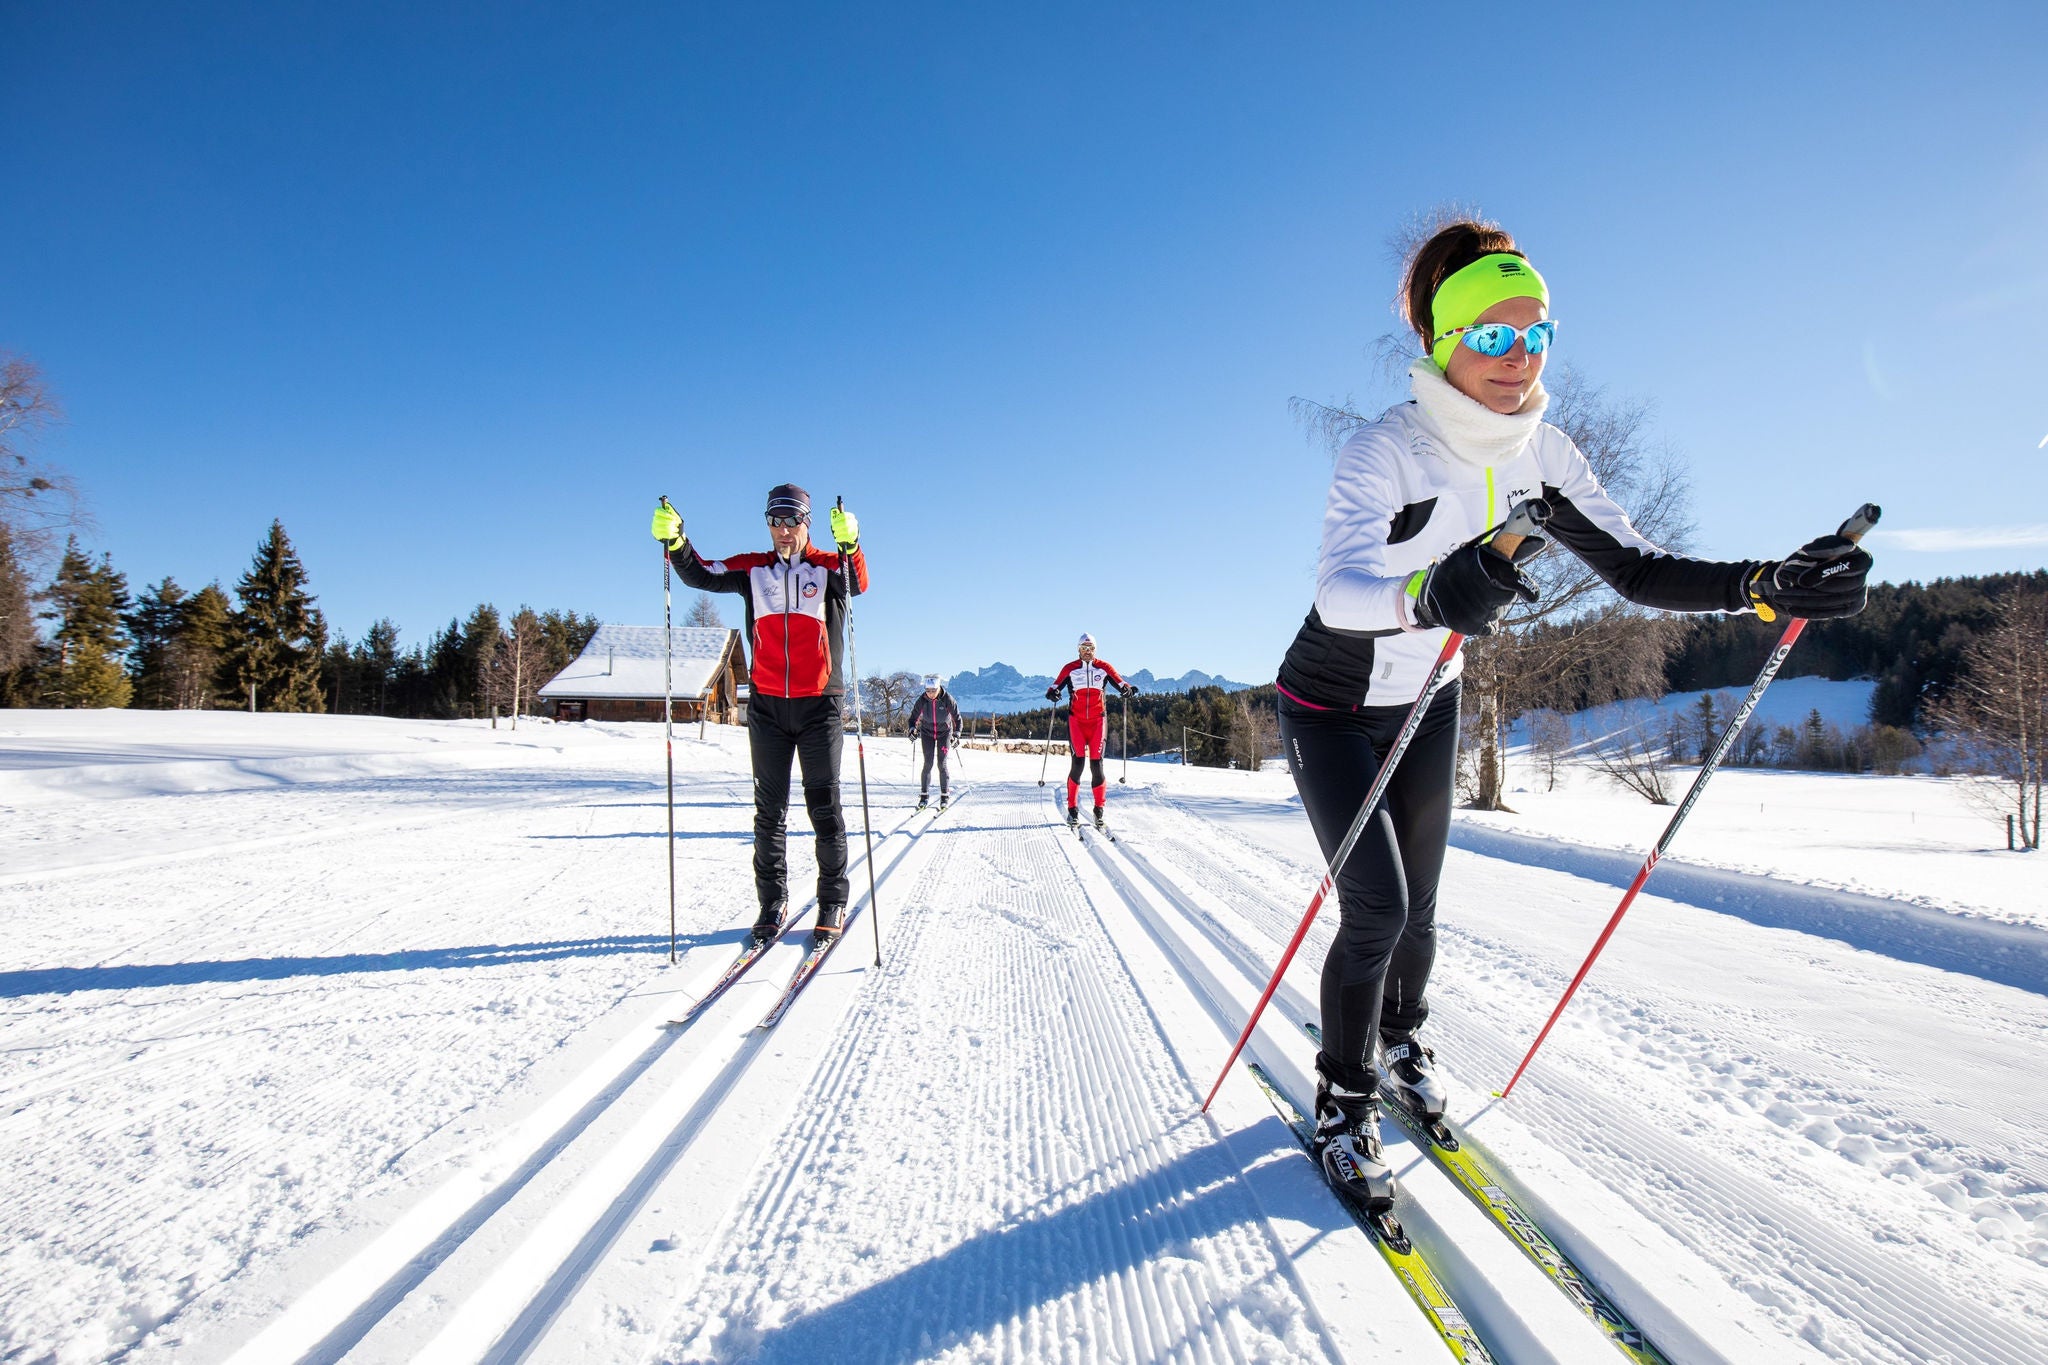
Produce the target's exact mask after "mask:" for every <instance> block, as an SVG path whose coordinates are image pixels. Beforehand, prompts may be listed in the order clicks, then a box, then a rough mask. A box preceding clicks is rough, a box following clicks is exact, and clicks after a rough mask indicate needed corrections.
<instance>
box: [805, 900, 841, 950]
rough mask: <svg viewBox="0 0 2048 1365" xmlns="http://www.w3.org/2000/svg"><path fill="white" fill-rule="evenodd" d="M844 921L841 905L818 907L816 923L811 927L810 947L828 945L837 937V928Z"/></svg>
mask: <svg viewBox="0 0 2048 1365" xmlns="http://www.w3.org/2000/svg"><path fill="white" fill-rule="evenodd" d="M845 919H846V907H845V906H843V905H821V906H819V907H818V922H817V923H816V924H815V925H813V926H812V927H811V945H812V946H813V947H816V946H817V945H819V944H822V943H830V942H831V941H832V940H833V939H835V938H838V937H839V928H840V925H841V924H842V923H844V922H845Z"/></svg>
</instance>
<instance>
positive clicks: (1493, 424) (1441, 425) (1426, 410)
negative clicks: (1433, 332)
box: [1408, 356, 1550, 469]
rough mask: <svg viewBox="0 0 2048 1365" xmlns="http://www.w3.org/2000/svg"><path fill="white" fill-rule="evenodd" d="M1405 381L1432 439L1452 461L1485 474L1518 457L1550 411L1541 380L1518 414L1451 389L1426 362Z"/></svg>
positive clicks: (1424, 358) (1424, 359) (1420, 360)
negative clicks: (1409, 383) (1497, 409)
mask: <svg viewBox="0 0 2048 1365" xmlns="http://www.w3.org/2000/svg"><path fill="white" fill-rule="evenodd" d="M1408 377H1409V378H1410V379H1411V380H1413V381H1414V383H1415V404H1416V407H1417V408H1418V409H1420V411H1421V414H1422V424H1423V425H1424V426H1425V427H1428V428H1429V431H1430V434H1431V435H1433V436H1435V437H1436V438H1437V440H1438V441H1440V442H1441V443H1442V444H1443V447H1444V449H1445V450H1446V451H1447V452H1449V453H1450V454H1451V455H1452V456H1453V457H1455V458H1457V459H1459V460H1462V461H1463V462H1464V463H1466V464H1469V465H1477V466H1479V467H1480V468H1484V469H1491V468H1496V467H1498V466H1500V465H1504V464H1506V463H1507V462H1508V461H1509V460H1512V459H1514V458H1515V456H1517V455H1519V454H1521V453H1522V447H1524V446H1526V445H1528V444H1529V438H1530V437H1531V436H1533V435H1535V434H1536V428H1537V426H1538V425H1540V424H1541V423H1542V421H1543V411H1544V409H1545V408H1548V407H1549V406H1550V395H1549V394H1548V393H1546V392H1545V391H1544V388H1543V384H1542V382H1541V381H1540V380H1539V381H1538V382H1537V385H1536V387H1535V389H1534V390H1533V391H1531V393H1530V394H1529V398H1528V401H1527V402H1525V403H1523V404H1522V408H1521V411H1519V412H1507V413H1501V412H1495V411H1494V410H1493V409H1492V408H1489V407H1487V406H1486V404H1484V403H1482V402H1480V401H1479V400H1478V399H1476V398H1471V397H1468V396H1467V395H1465V394H1463V393H1460V392H1459V391H1458V390H1457V389H1455V388H1453V387H1452V386H1451V381H1450V380H1448V379H1446V378H1444V372H1443V371H1442V370H1439V369H1438V368H1437V367H1436V362H1435V361H1433V360H1431V359H1430V358H1429V357H1428V356H1417V357H1416V359H1415V363H1414V364H1412V365H1410V366H1409V367H1408Z"/></svg>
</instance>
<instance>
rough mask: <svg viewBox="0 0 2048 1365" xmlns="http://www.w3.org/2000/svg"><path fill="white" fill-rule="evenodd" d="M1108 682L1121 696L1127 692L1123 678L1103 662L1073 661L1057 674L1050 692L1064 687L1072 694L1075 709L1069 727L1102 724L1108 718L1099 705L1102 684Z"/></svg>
mask: <svg viewBox="0 0 2048 1365" xmlns="http://www.w3.org/2000/svg"><path fill="white" fill-rule="evenodd" d="M1105 680H1107V681H1109V682H1113V683H1115V684H1116V685H1117V690H1118V691H1120V692H1129V691H1130V690H1131V685H1130V684H1129V683H1127V682H1125V681H1124V680H1123V675H1122V674H1120V673H1118V672H1117V671H1116V669H1115V668H1114V667H1112V666H1111V665H1110V664H1109V663H1107V662H1106V661H1104V660H1102V659H1076V660H1074V661H1073V662H1072V663H1070V664H1068V665H1067V666H1066V667H1065V668H1063V669H1061V670H1060V675H1059V676H1058V677H1057V678H1054V679H1053V680H1052V686H1053V690H1054V691H1055V692H1057V691H1058V690H1059V689H1060V688H1062V687H1065V688H1069V689H1071V690H1072V692H1073V694H1074V709H1073V712H1072V714H1071V715H1070V716H1069V717H1068V720H1069V722H1070V723H1071V724H1075V725H1086V724H1088V723H1089V722H1091V721H1098V720H1101V719H1102V718H1103V717H1104V716H1105V715H1107V714H1108V711H1107V708H1105V707H1104V705H1103V702H1102V684H1103V682H1104V681H1105Z"/></svg>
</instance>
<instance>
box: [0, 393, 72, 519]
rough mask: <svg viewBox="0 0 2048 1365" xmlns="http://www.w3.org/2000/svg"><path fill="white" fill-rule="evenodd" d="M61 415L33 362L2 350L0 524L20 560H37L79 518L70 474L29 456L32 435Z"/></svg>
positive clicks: (53, 422) (54, 397)
mask: <svg viewBox="0 0 2048 1365" xmlns="http://www.w3.org/2000/svg"><path fill="white" fill-rule="evenodd" d="M62 417H63V411H62V409H61V408H59V407H58V405H57V398H56V395H55V394H53V393H51V392H50V388H49V385H48V384H46V383H45V382H44V381H43V373H42V371H41V370H40V369H38V368H37V367H36V364H35V362H34V361H32V360H30V359H29V358H28V357H27V356H22V355H13V354H10V353H6V352H0V527H4V528H6V529H7V530H8V531H10V532H12V533H13V550H14V553H15V554H16V555H17V556H19V557H21V558H22V559H23V560H40V559H41V558H42V557H44V556H45V555H47V554H48V553H50V551H51V550H52V549H53V548H54V547H55V544H56V533H57V532H58V531H60V530H64V529H66V528H70V527H76V526H78V525H79V524H80V522H81V517H80V515H79V504H78V490H77V488H76V486H75V485H73V483H72V482H71V479H70V478H69V476H67V475H65V474H63V473H60V472H59V471H57V470H56V469H53V468H51V467H49V466H47V465H43V464H39V463H37V462H35V461H34V460H32V459H31V458H30V453H31V451H32V450H33V449H34V446H35V443H36V439H37V438H38V437H39V436H40V435H41V434H42V433H43V432H44V431H46V430H47V429H49V428H50V427H51V426H52V425H54V424H55V423H56V422H58V421H59V420H61V419H62Z"/></svg>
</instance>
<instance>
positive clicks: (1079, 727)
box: [1045, 632, 1138, 829]
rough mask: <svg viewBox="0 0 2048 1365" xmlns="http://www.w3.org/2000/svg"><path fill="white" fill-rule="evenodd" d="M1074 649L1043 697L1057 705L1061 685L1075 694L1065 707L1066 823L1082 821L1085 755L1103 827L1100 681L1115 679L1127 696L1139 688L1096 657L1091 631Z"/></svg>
mask: <svg viewBox="0 0 2048 1365" xmlns="http://www.w3.org/2000/svg"><path fill="white" fill-rule="evenodd" d="M1076 652H1077V653H1078V654H1079V655H1080V657H1079V658H1077V659H1075V660H1074V661H1073V662H1072V663H1070V664H1068V665H1067V666H1066V667H1065V668H1062V669H1061V670H1060V675H1059V676H1058V677H1057V678H1054V679H1053V681H1052V686H1051V687H1048V688H1046V689H1045V699H1046V700H1047V701H1049V702H1052V703H1054V704H1055V705H1057V704H1058V702H1059V699H1060V689H1061V688H1063V687H1064V688H1066V689H1067V690H1068V691H1070V692H1071V693H1073V696H1074V704H1073V705H1072V706H1070V707H1068V708H1067V748H1068V751H1069V752H1071V753H1072V754H1073V756H1074V760H1073V762H1072V763H1070V764H1069V765H1068V766H1067V824H1068V825H1069V826H1070V827H1071V826H1078V825H1079V824H1080V823H1081V806H1080V796H1081V763H1082V761H1083V760H1084V759H1085V760H1087V762H1088V764H1089V773H1088V778H1089V781H1090V783H1091V784H1093V786H1094V788H1095V828H1097V829H1102V828H1103V827H1104V826H1103V819H1102V799H1103V797H1104V796H1105V795H1107V794H1108V791H1109V784H1108V783H1107V782H1106V781H1105V780H1104V778H1103V774H1102V745H1103V740H1104V738H1105V737H1106V736H1107V734H1108V732H1109V708H1108V707H1107V706H1105V705H1104V704H1103V700H1102V688H1103V684H1104V683H1105V682H1109V683H1115V684H1116V686H1117V690H1118V691H1119V692H1121V693H1122V694H1123V695H1124V696H1126V697H1128V696H1130V695H1131V694H1132V693H1134V692H1136V691H1137V690H1138V688H1137V685H1136V684H1135V683H1128V682H1125V681H1124V679H1123V675H1121V674H1120V673H1118V672H1117V671H1116V669H1114V668H1112V667H1111V666H1110V664H1109V661H1108V660H1106V659H1098V658H1096V657H1095V637H1094V636H1093V635H1089V634H1087V633H1085V632H1084V633H1083V634H1082V636H1081V647H1080V649H1079V650H1077V651H1076Z"/></svg>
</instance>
